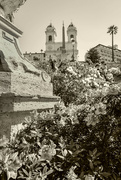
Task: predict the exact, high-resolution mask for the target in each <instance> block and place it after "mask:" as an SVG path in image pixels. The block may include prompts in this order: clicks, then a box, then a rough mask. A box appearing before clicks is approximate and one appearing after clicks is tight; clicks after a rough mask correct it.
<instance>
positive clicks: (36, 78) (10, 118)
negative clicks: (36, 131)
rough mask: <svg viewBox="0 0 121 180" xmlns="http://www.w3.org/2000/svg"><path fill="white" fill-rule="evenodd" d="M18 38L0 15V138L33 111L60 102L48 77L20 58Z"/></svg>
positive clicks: (16, 33)
mask: <svg viewBox="0 0 121 180" xmlns="http://www.w3.org/2000/svg"><path fill="white" fill-rule="evenodd" d="M3 1H4V2H5V7H6V8H7V6H6V3H7V1H6V0H3ZM9 1H10V0H9ZM13 1H14V0H13ZM1 2H2V0H0V3H1ZM11 2H12V1H11ZM14 2H15V1H14ZM16 2H18V0H16ZM21 35H22V32H21V31H20V30H19V29H18V28H16V27H15V26H14V25H13V24H12V23H10V22H9V21H7V20H6V19H4V18H3V17H2V16H0V138H1V137H2V135H6V136H8V137H9V135H10V129H11V125H17V124H19V123H21V122H22V121H23V120H24V118H25V117H26V116H29V115H30V112H32V111H33V110H37V111H39V110H44V109H50V108H53V107H54V105H55V104H56V103H57V102H58V100H59V98H58V97H55V96H53V86H52V83H51V78H50V76H49V75H48V74H47V73H46V72H44V71H43V70H38V69H36V68H35V67H34V66H33V65H32V64H31V63H30V62H29V61H28V60H27V59H25V58H24V57H23V55H22V53H21V51H20V47H19V42H18V38H19V37H20V36H21Z"/></svg>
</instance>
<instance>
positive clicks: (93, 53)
mask: <svg viewBox="0 0 121 180" xmlns="http://www.w3.org/2000/svg"><path fill="white" fill-rule="evenodd" d="M86 61H87V62H88V61H91V62H92V63H99V61H100V55H99V52H98V51H97V49H94V48H91V49H90V50H89V51H88V53H87V60H86Z"/></svg>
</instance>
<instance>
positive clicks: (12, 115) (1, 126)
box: [0, 111, 30, 138]
mask: <svg viewBox="0 0 121 180" xmlns="http://www.w3.org/2000/svg"><path fill="white" fill-rule="evenodd" d="M29 115H30V112H29V111H24V112H21V111H19V112H5V113H0V138H2V136H3V135H6V136H7V137H10V131H11V126H12V125H17V124H20V123H22V122H23V121H24V118H25V117H27V116H29Z"/></svg>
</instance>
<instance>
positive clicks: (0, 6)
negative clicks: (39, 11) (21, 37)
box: [0, 0, 26, 21]
mask: <svg viewBox="0 0 121 180" xmlns="http://www.w3.org/2000/svg"><path fill="white" fill-rule="evenodd" d="M25 1H26V0H0V15H2V16H3V17H5V18H6V19H8V20H9V21H13V12H14V11H16V10H17V9H18V8H19V7H20V6H21V5H22V4H24V2H25Z"/></svg>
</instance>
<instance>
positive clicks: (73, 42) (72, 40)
mask: <svg viewBox="0 0 121 180" xmlns="http://www.w3.org/2000/svg"><path fill="white" fill-rule="evenodd" d="M71 43H72V46H73V55H72V61H74V44H75V40H74V38H71Z"/></svg>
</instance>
